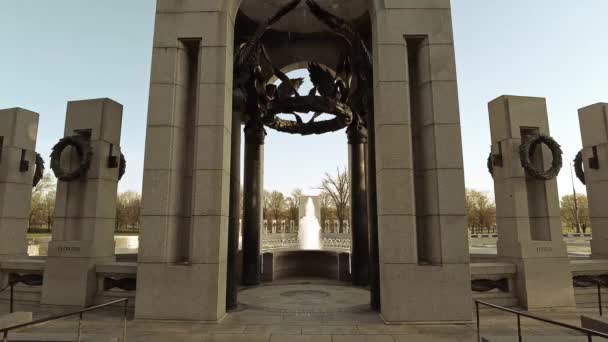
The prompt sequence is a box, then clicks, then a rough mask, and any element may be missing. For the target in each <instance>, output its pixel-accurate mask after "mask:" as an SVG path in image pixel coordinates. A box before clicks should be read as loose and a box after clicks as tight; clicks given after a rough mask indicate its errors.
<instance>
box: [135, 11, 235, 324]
mask: <svg viewBox="0 0 608 342" xmlns="http://www.w3.org/2000/svg"><path fill="white" fill-rule="evenodd" d="M234 5H235V4H234V1H232V0H228V1H219V0H209V1H204V2H200V1H158V6H157V9H156V24H155V32H154V42H153V44H154V48H153V51H152V73H151V79H150V82H151V84H150V97H149V98H150V103H149V108H148V123H147V134H146V135H147V137H146V156H145V162H144V177H143V193H142V226H144V227H146V228H145V229H143V230H142V232H141V234H140V245H139V256H138V269H137V280H138V281H137V294H136V303H135V317H136V318H137V319H161V320H162V319H166V320H190V321H209V322H217V321H219V320H221V319H222V318H223V317H224V316H225V312H226V275H227V266H226V262H227V260H226V259H227V245H228V215H229V206H230V200H229V199H230V196H229V194H230V159H231V158H230V156H231V135H232V134H240V132H232V115H233V112H232V96H231V94H232V83H233V73H232V68H233V63H232V61H233V59H234V57H233V52H234V39H233V33H234V16H235V13H236V11H235V9H236V8H237V7H236V6H234Z"/></svg>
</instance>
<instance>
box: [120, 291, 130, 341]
mask: <svg viewBox="0 0 608 342" xmlns="http://www.w3.org/2000/svg"><path fill="white" fill-rule="evenodd" d="M128 306H129V300H128V299H127V300H125V309H124V312H123V320H124V327H123V331H122V342H127V309H128Z"/></svg>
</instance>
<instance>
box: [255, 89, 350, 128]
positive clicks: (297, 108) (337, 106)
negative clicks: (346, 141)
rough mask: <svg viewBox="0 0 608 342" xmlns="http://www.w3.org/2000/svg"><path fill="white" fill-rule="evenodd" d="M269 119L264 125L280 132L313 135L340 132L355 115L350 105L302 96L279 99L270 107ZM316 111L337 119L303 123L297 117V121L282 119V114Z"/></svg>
mask: <svg viewBox="0 0 608 342" xmlns="http://www.w3.org/2000/svg"><path fill="white" fill-rule="evenodd" d="M267 111H268V113H269V115H268V118H270V120H267V121H264V124H265V125H266V126H268V127H270V128H272V129H275V130H277V131H280V132H285V133H291V134H301V135H311V134H323V133H328V132H335V131H338V130H340V129H342V128H344V127H346V126H348V125H350V123H351V122H352V121H353V113H352V111H351V109H350V107H349V106H348V105H346V104H345V103H341V102H338V101H336V100H332V99H330V98H326V97H320V96H302V97H294V98H289V99H277V100H274V101H272V102H270V104H269V106H268V110H267ZM309 111H314V112H317V113H326V114H333V115H334V116H335V118H333V119H331V120H324V121H314V119H313V120H310V121H308V122H303V121H302V119H301V118H300V117H299V116H297V114H294V115H296V121H291V120H285V119H281V118H280V117H278V116H277V114H280V113H297V112H300V113H302V112H309Z"/></svg>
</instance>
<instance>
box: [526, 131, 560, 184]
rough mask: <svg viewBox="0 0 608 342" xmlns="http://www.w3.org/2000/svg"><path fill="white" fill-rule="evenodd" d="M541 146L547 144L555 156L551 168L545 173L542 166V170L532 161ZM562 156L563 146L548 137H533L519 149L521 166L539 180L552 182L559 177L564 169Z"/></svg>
mask: <svg viewBox="0 0 608 342" xmlns="http://www.w3.org/2000/svg"><path fill="white" fill-rule="evenodd" d="M540 144H545V145H546V146H547V147H548V148H549V150H550V151H551V154H552V155H553V160H552V161H551V168H549V170H547V171H543V170H542V166H541V169H539V168H537V167H535V166H534V165H533V163H532V160H531V159H532V157H533V156H534V151H535V150H536V147H537V146H538V145H540ZM562 154H563V152H562V148H561V146H560V145H559V144H558V143H557V142H556V141H555V140H554V139H553V138H551V137H549V136H546V135H538V136H535V137H532V138H530V139H529V140H528V141H526V142H525V143H523V144H521V146H520V147H519V158H520V159H521V166H523V168H524V169H525V170H526V172H527V173H528V175H530V176H531V177H533V178H536V179H539V180H551V179H553V178H555V177H557V175H558V174H559V172H560V171H561V169H562Z"/></svg>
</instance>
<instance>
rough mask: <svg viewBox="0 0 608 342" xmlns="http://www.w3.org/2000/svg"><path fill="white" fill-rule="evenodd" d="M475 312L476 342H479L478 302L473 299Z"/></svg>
mask: <svg viewBox="0 0 608 342" xmlns="http://www.w3.org/2000/svg"><path fill="white" fill-rule="evenodd" d="M475 314H476V316H477V342H481V335H480V333H479V302H478V301H475Z"/></svg>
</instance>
